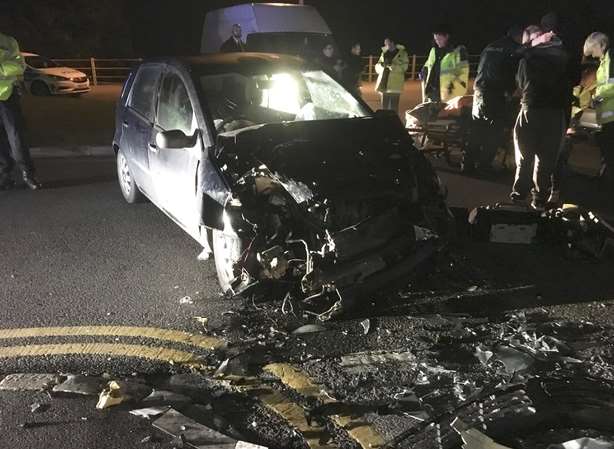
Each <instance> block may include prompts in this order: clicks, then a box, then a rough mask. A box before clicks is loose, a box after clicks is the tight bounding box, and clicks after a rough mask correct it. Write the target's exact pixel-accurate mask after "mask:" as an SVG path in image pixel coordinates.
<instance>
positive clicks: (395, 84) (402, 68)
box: [375, 45, 409, 94]
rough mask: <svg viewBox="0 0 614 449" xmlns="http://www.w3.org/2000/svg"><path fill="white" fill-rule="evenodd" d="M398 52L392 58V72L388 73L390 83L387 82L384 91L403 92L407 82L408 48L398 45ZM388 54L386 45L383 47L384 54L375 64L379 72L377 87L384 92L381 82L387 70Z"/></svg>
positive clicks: (390, 92)
mask: <svg viewBox="0 0 614 449" xmlns="http://www.w3.org/2000/svg"><path fill="white" fill-rule="evenodd" d="M397 50H398V51H397V54H396V55H395V57H394V58H393V59H392V63H391V64H390V73H389V74H388V83H387V84H386V88H385V89H384V90H383V91H384V93H388V94H398V93H401V92H403V86H404V84H405V72H407V67H408V66H409V56H407V50H405V47H404V46H403V45H397ZM385 54H386V47H383V48H382V54H381V55H380V57H379V60H378V61H377V64H376V65H375V71H376V72H377V75H378V76H377V82H376V83H375V88H376V90H377V91H380V92H382V90H381V89H380V84H381V83H382V80H383V78H384V71H385V68H386V67H385V66H384V64H385V61H384V56H385Z"/></svg>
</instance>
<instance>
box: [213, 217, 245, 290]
mask: <svg viewBox="0 0 614 449" xmlns="http://www.w3.org/2000/svg"><path fill="white" fill-rule="evenodd" d="M211 237H212V247H213V258H214V261H215V270H216V271H217V279H218V281H219V283H220V287H221V288H222V291H223V292H224V294H230V293H232V282H233V281H234V280H235V277H236V276H235V273H234V266H235V264H236V263H237V261H238V260H239V259H240V258H241V255H242V254H243V249H244V248H243V242H242V241H241V238H240V237H239V236H238V235H237V234H236V233H235V231H234V230H233V229H228V227H227V228H226V229H225V230H224V231H219V230H217V229H213V232H212V235H211Z"/></svg>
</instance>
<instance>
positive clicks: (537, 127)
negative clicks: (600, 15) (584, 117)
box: [462, 13, 614, 210]
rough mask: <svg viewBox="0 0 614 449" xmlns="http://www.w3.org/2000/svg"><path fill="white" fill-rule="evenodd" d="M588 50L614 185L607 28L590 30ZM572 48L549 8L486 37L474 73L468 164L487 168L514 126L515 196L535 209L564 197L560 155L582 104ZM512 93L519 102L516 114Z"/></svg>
mask: <svg viewBox="0 0 614 449" xmlns="http://www.w3.org/2000/svg"><path fill="white" fill-rule="evenodd" d="M583 53H584V56H585V57H586V58H592V61H594V63H595V64H597V65H598V69H597V76H596V78H597V79H596V89H595V91H594V93H589V99H588V101H587V103H588V104H587V105H589V104H590V103H592V105H593V106H594V107H595V109H596V111H597V120H598V123H599V125H601V132H600V134H599V139H598V141H599V143H600V148H601V154H602V158H603V161H604V167H605V170H604V172H603V175H604V179H605V180H606V183H607V184H608V188H609V190H610V191H611V192H612V193H614V76H613V75H614V65H613V63H612V59H611V50H610V41H609V38H608V36H606V35H605V34H604V33H600V32H595V33H592V34H591V35H589V36H588V38H587V39H586V41H585V44H584V52H583ZM570 56H571V55H570V54H569V52H568V50H567V49H566V47H565V43H564V41H563V40H562V39H561V36H560V31H559V30H558V27H557V20H556V15H554V14H552V13H550V14H548V15H546V16H544V17H543V18H542V20H541V23H540V24H539V25H530V26H528V27H525V28H524V29H523V28H512V29H510V31H509V32H508V34H507V36H505V37H503V38H501V39H499V40H497V41H496V42H494V43H492V44H490V45H488V46H487V47H486V48H485V49H484V51H483V52H482V54H481V57H480V64H479V67H478V73H477V76H476V79H475V85H474V101H473V111H472V113H473V114H472V115H473V126H472V128H471V131H472V135H473V137H472V139H471V140H472V142H471V145H470V146H469V150H468V151H467V153H466V154H465V156H464V160H463V167H462V168H463V169H465V170H467V171H472V170H474V169H475V168H476V167H481V168H483V169H484V168H486V169H488V168H489V167H490V166H491V163H492V160H493V157H494V155H495V152H496V150H497V148H498V147H500V146H503V139H504V129H505V128H507V127H509V128H512V129H513V137H514V147H515V156H516V174H515V178H514V184H513V186H512V192H511V194H510V198H511V200H512V201H513V202H516V203H522V204H524V203H525V202H526V201H527V200H529V203H530V206H531V207H532V208H533V209H536V210H543V209H545V208H548V207H554V206H557V205H559V204H560V201H561V199H560V177H561V173H560V171H561V168H562V165H561V163H560V162H561V156H562V153H563V150H564V148H565V135H566V133H567V130H568V128H569V126H570V121H571V119H572V111H573V112H574V113H575V112H577V110H576V109H575V108H573V109H572V104H573V103H574V101H577V99H576V100H574V95H573V92H574V89H573V84H574V80H573V74H572V64H571V57H570ZM515 95H516V97H515ZM591 95H592V98H591V97H590V96H591ZM518 97H519V98H518ZM514 98H518V99H519V107H518V112H517V114H516V115H515V122H512V120H514V114H511V113H510V111H515V108H514V105H515V102H514ZM587 105H585V106H587Z"/></svg>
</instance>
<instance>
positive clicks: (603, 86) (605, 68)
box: [595, 50, 614, 125]
mask: <svg viewBox="0 0 614 449" xmlns="http://www.w3.org/2000/svg"><path fill="white" fill-rule="evenodd" d="M595 102H596V103H597V122H598V123H599V124H600V125H604V124H606V123H611V122H614V59H612V50H608V51H606V52H605V54H604V55H603V57H602V58H601V64H599V68H598V69H597V89H596V91H595Z"/></svg>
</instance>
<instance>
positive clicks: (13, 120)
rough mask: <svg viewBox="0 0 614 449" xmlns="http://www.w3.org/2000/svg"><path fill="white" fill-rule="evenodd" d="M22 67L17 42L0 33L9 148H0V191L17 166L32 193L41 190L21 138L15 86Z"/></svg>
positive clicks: (0, 94)
mask: <svg viewBox="0 0 614 449" xmlns="http://www.w3.org/2000/svg"><path fill="white" fill-rule="evenodd" d="M24 70H25V65H24V62H23V58H22V56H21V53H20V52H19V45H17V41H16V40H15V39H14V38H12V37H10V36H7V35H5V34H2V33H0V122H1V124H2V127H3V128H4V132H5V133H6V137H7V139H6V142H8V144H9V147H8V148H5V147H2V146H0V190H6V189H9V188H11V187H12V186H13V180H12V179H11V171H12V169H13V166H14V165H15V164H16V165H17V167H18V168H19V170H20V172H21V176H22V177H23V180H24V183H25V184H26V186H27V187H29V188H30V189H32V190H36V189H38V188H40V187H41V185H40V183H39V182H38V181H37V180H36V178H35V177H34V165H33V163H32V158H31V157H30V149H29V148H28V145H27V143H26V140H25V137H24V120H23V114H22V112H21V106H20V104H19V90H18V88H17V83H18V82H19V79H20V77H21V76H22V75H23V72H24Z"/></svg>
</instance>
